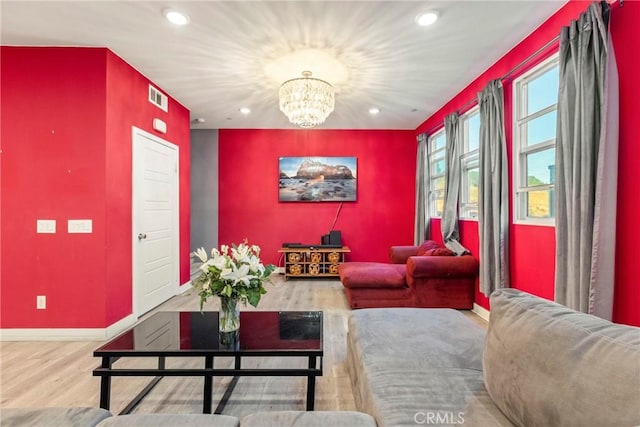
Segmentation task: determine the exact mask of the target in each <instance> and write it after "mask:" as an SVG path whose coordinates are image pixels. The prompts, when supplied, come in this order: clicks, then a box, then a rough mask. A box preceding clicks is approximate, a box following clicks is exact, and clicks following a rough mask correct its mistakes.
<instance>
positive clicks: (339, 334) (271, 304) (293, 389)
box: [0, 275, 486, 417]
mask: <svg viewBox="0 0 640 427" xmlns="http://www.w3.org/2000/svg"><path fill="white" fill-rule="evenodd" d="M266 286H267V291H268V292H267V294H266V295H265V296H264V297H263V299H262V301H261V302H260V305H259V306H258V309H259V310H322V311H323V312H324V350H325V356H324V375H323V376H322V377H318V379H317V381H316V400H315V408H316V410H342V411H347V410H355V405H354V401H353V394H352V392H351V385H350V382H349V376H348V374H347V370H346V366H345V358H346V333H347V320H348V315H349V312H350V309H349V306H348V304H347V301H346V298H345V296H344V293H343V290H342V285H341V284H340V282H339V281H337V280H300V279H296V280H289V281H287V282H285V281H283V279H282V276H278V275H275V277H274V284H273V285H269V284H267V285H266ZM217 309H218V302H217V301H211V302H208V303H207V305H206V306H205V310H217ZM241 309H242V310H256V309H254V308H253V307H251V306H247V307H242V308H241ZM180 310H182V311H187V310H192V311H197V310H199V300H198V296H197V295H196V294H195V292H191V291H187V292H185V293H184V294H183V295H179V296H176V297H174V298H172V299H171V300H169V301H167V302H166V303H164V304H162V305H161V306H159V307H158V308H156V309H155V310H153V311H152V312H151V313H153V312H155V311H180ZM151 313H149V314H151ZM465 314H467V315H468V316H470V317H471V318H472V319H473V320H475V321H476V322H477V323H478V324H480V325H482V326H486V324H485V323H484V321H483V320H482V319H480V318H479V317H478V316H476V315H475V314H473V313H470V312H465ZM101 344H102V343H101V342H97V341H90V342H87V341H84V342H70V341H65V342H50V341H47V342H3V343H0V408H9V407H55V406H93V407H97V406H98V405H99V378H98V377H94V376H92V371H93V369H94V368H96V367H97V366H98V364H99V359H97V358H94V357H93V350H94V349H95V348H97V347H98V346H100V345H101ZM247 360H248V362H249V363H246V364H245V361H244V360H243V367H267V366H269V367H275V366H280V365H282V364H283V362H284V363H286V364H287V367H291V359H287V360H283V361H281V360H269V359H266V358H265V359H263V358H255V359H252V358H249V359H247ZM117 363H118V366H119V367H131V368H133V367H136V368H140V367H146V366H153V364H154V361H153V359H143V358H138V359H126V360H125V359H123V360H121V361H118V362H117ZM201 363H203V362H202V361H201V360H200V359H199V358H198V359H196V358H194V359H193V360H191V359H189V360H185V359H168V360H167V367H187V366H194V367H195V366H200V364H201ZM305 364H306V360H305V359H302V358H301V360H300V367H305V366H306V365H305ZM227 365H228V367H231V366H232V359H230V358H229V359H228V360H225V359H222V358H217V359H216V367H218V366H225V367H226V366H227ZM230 380H231V378H227V377H224V378H216V379H215V381H214V389H215V390H216V392H215V395H214V407H215V405H216V404H217V401H218V400H219V399H220V398H221V396H222V393H224V389H225V386H226V384H228V383H229V381H230ZM148 381H149V378H122V377H121V378H114V379H113V380H112V388H111V390H112V391H111V409H110V410H111V412H112V413H114V414H116V413H118V412H120V411H121V410H122V409H123V408H124V407H125V406H126V404H127V403H128V402H129V401H130V400H131V399H132V398H133V397H134V396H135V395H136V394H137V393H138V392H139V391H140V390H141V389H142V388H143V387H144V386H145V384H146V383H147V382H148ZM202 387H203V380H202V378H179V377H166V378H164V379H162V381H160V383H159V384H158V385H157V386H156V387H155V388H154V390H153V391H152V392H151V393H150V394H149V395H148V396H147V397H146V398H145V399H144V400H143V401H142V403H141V404H140V405H139V406H138V407H137V408H136V409H135V410H134V412H139V413H200V412H201V411H202ZM305 391H306V379H305V378H298V377H283V378H278V377H241V378H240V379H239V381H238V384H237V385H236V388H235V390H234V392H233V394H232V396H231V399H230V400H229V402H228V403H227V406H226V407H225V410H224V413H225V414H227V415H234V416H238V417H242V416H244V415H248V414H251V413H254V412H257V411H263V410H265V411H269V410H304V407H305V396H306V393H305Z"/></svg>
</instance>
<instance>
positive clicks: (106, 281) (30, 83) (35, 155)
mask: <svg viewBox="0 0 640 427" xmlns="http://www.w3.org/2000/svg"><path fill="white" fill-rule="evenodd" d="M0 55H1V58H0V60H1V67H2V68H1V73H0V74H1V87H2V100H1V105H0V107H1V108H2V118H1V122H0V124H1V143H2V151H1V153H2V154H1V156H2V157H1V160H2V171H1V184H2V193H1V196H0V197H1V211H2V216H1V227H2V228H1V235H0V238H1V244H2V248H3V249H4V250H3V251H2V259H1V262H2V271H1V272H0V281H1V283H0V293H1V295H2V301H1V303H0V304H1V305H0V308H1V312H2V313H1V317H0V322H1V326H2V328H102V327H106V326H108V325H110V324H112V323H114V322H116V321H118V320H120V319H122V318H124V317H126V316H127V315H128V314H130V313H131V237H130V236H131V142H130V141H131V126H132V125H135V126H138V127H140V128H142V129H144V130H147V131H149V132H152V129H151V119H152V118H153V117H161V118H162V119H163V120H165V121H166V122H167V124H168V128H169V132H168V133H167V135H166V136H163V138H165V139H167V140H170V141H172V142H174V143H176V144H178V145H179V146H180V167H181V174H180V182H181V184H180V185H181V194H180V203H181V215H180V230H181V236H183V240H182V241H181V248H183V250H182V252H181V257H180V258H181V259H180V262H181V282H186V281H187V280H188V275H189V274H188V269H189V267H188V263H189V258H188V257H189V254H188V247H189V243H188V239H189V228H188V227H189V224H188V221H189V209H188V206H189V191H188V190H186V191H185V190H184V189H185V188H186V189H188V185H189V181H188V179H189V166H188V165H189V163H188V162H189V114H188V111H187V110H186V109H185V108H184V107H182V106H181V105H179V104H177V103H176V102H174V101H173V100H171V99H170V103H169V114H167V113H164V112H162V111H161V110H159V109H157V108H156V107H154V106H152V105H151V104H149V103H148V102H147V101H146V99H147V90H148V89H147V84H148V80H147V79H145V78H144V77H143V76H141V75H140V74H139V73H137V72H136V71H135V70H134V69H133V68H131V67H130V66H128V65H126V64H125V63H124V62H123V61H121V60H120V59H119V58H117V57H116V56H115V55H114V54H113V53H111V52H110V51H108V50H107V49H102V48H95V49H94V48H24V47H2V48H0ZM185 207H186V208H185ZM87 218H90V219H92V220H93V232H92V233H91V234H68V233H67V231H66V223H67V220H68V219H87ZM36 219H55V220H56V221H57V232H56V233H55V234H36ZM36 295H46V296H47V309H46V310H36V304H35V300H36Z"/></svg>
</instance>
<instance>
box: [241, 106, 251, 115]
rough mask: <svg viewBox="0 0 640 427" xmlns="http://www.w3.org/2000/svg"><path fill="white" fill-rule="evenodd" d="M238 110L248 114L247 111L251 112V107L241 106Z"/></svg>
mask: <svg viewBox="0 0 640 427" xmlns="http://www.w3.org/2000/svg"><path fill="white" fill-rule="evenodd" d="M240 112H241V113H242V114H249V113H250V112H251V109H250V108H248V107H242V108H241V109H240Z"/></svg>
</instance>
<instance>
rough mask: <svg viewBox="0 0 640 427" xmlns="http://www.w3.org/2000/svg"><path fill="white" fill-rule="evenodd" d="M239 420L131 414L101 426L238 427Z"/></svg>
mask: <svg viewBox="0 0 640 427" xmlns="http://www.w3.org/2000/svg"><path fill="white" fill-rule="evenodd" d="M239 425H240V423H239V420H238V419H237V418H236V417H230V416H228V415H211V414H131V415H118V416H117V417H112V418H107V419H106V420H104V421H102V422H101V423H100V424H98V426H99V427H176V426H189V427H211V426H212V427H238V426H239Z"/></svg>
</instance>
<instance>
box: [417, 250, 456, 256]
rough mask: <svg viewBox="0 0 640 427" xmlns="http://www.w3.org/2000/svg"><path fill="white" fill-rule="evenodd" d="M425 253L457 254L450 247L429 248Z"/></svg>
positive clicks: (432, 254) (435, 254) (429, 254)
mask: <svg viewBox="0 0 640 427" xmlns="http://www.w3.org/2000/svg"><path fill="white" fill-rule="evenodd" d="M424 254H425V255H427V256H455V253H454V252H453V251H452V250H451V249H449V248H435V249H429V250H428V251H426V252H425V253H424Z"/></svg>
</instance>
